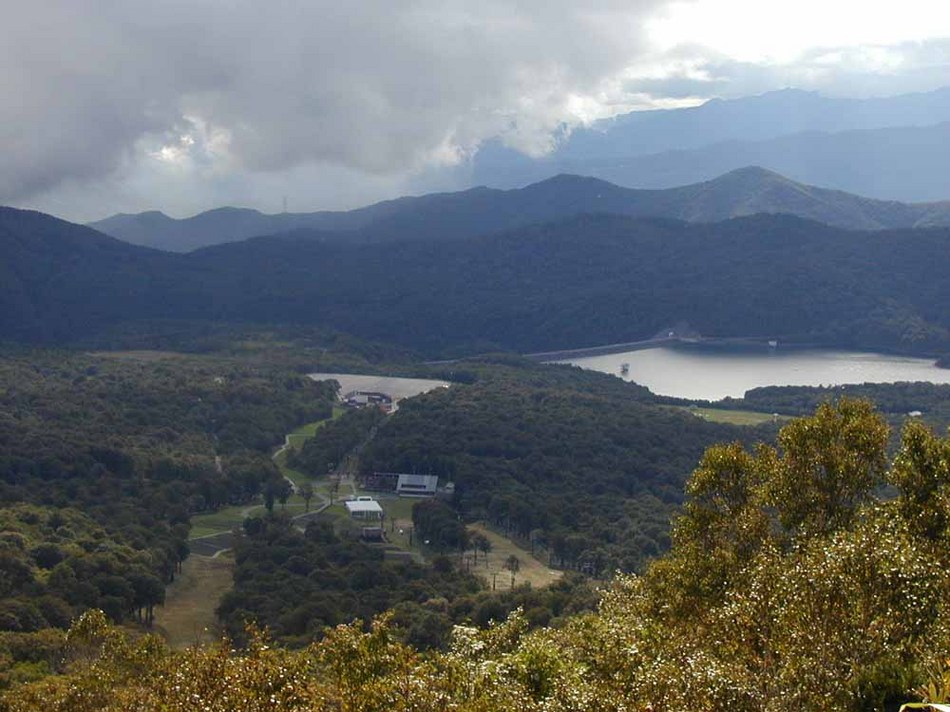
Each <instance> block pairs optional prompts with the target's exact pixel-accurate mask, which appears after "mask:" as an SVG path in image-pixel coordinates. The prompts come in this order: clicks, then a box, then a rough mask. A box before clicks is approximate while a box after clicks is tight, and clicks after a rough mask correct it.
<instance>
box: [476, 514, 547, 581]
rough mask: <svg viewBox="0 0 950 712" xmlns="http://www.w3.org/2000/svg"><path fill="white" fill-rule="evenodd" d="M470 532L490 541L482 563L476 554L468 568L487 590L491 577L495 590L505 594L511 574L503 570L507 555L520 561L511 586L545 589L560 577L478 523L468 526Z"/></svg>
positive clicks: (528, 553)
mask: <svg viewBox="0 0 950 712" xmlns="http://www.w3.org/2000/svg"><path fill="white" fill-rule="evenodd" d="M468 528H469V529H470V530H472V531H473V532H478V533H479V534H483V535H485V537H487V538H488V541H490V542H491V545H492V549H491V551H489V552H488V560H487V562H486V560H485V555H484V554H482V553H481V552H479V554H478V564H477V565H472V566H471V572H472V573H473V574H475V575H476V576H478V577H479V578H481V579H482V580H484V581H485V583H487V584H488V586H489V588H490V587H491V585H492V578H493V574H497V575H495V576H494V579H495V590H497V591H507V590H508V589H509V588H511V573H510V572H509V571H508V569H506V568H505V560H506V559H507V558H508V557H509V556H512V555H514V556H517V557H518V559H519V561H520V562H521V565H520V566H521V567H520V569H519V571H518V573H516V574H515V586H516V587H517V586H520V585H521V584H523V583H530V584H531V586H532V588H541V587H543V586H549V585H550V584H552V583H554V582H555V581H557V580H558V579H560V578H561V576H562V573H561V572H560V571H555V570H554V569H551V568H549V567H548V566H547V565H545V564H543V563H542V562H540V561H538V560H537V559H535V558H534V557H533V556H531V552H529V551H527V550H525V549H522V548H521V547H520V546H518V545H517V544H515V543H514V542H513V541H511V539H506V538H505V537H503V536H501V535H500V534H496V533H495V532H493V531H492V530H490V529H488V528H487V527H485V526H484V525H482V524H470V525H469V527H468ZM471 558H472V553H471V552H469V553H468V554H467V555H466V560H470V559H471Z"/></svg>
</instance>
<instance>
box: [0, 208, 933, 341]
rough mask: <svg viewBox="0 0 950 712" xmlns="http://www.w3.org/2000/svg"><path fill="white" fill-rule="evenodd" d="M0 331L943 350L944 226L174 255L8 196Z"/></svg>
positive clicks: (546, 231) (522, 230)
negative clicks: (694, 338)
mask: <svg viewBox="0 0 950 712" xmlns="http://www.w3.org/2000/svg"><path fill="white" fill-rule="evenodd" d="M0 264H3V265H4V269H5V270H6V274H5V275H4V276H5V277H7V276H8V275H12V276H14V277H18V279H14V280H8V279H4V280H3V284H2V288H0V314H2V315H3V317H2V321H0V340H11V339H15V340H22V341H42V342H58V341H64V340H70V339H76V338H82V337H87V336H89V335H91V334H96V333H98V332H101V331H102V330H104V329H108V328H111V327H113V326H115V325H116V324H119V323H121V322H125V321H136V322H141V321H143V320H150V319H180V320H207V321H219V322H253V323H260V324H269V323H270V324H273V323H281V324H308V325H317V326H321V327H326V328H331V329H334V330H337V331H341V332H344V333H348V334H353V335H355V336H359V337H364V338H369V339H374V340H379V341H385V342H389V343H393V344H401V345H406V346H408V347H410V348H412V349H415V350H417V351H420V352H424V353H426V354H429V355H432V356H448V355H455V354H462V353H472V352H483V351H487V350H497V349H510V350H518V351H541V350H548V349H554V348H564V347H578V346H585V345H595V344H603V343H610V342H617V341H629V340H634V339H637V338H643V337H648V336H651V335H653V334H655V333H656V332H657V331H658V330H660V329H662V328H664V327H666V326H668V325H670V324H675V323H678V322H683V321H685V322H688V323H689V324H691V325H692V326H693V327H694V328H695V329H696V330H698V331H699V332H700V333H702V334H705V335H720V336H725V335H729V336H732V335H744V336H745V335H750V336H762V337H768V338H774V337H780V338H782V339H799V340H806V341H809V342H818V343H823V344H827V345H834V346H846V347H858V348H867V349H891V350H895V351H901V352H905V353H917V354H925V353H930V354H939V353H948V352H950V311H948V310H947V308H946V305H947V304H948V303H950V280H947V279H946V274H947V273H948V270H950V229H947V228H926V229H902V230H877V231H856V230H842V229H839V228H833V227H829V226H827V225H823V224H820V223H816V222H811V221H806V220H803V219H800V218H796V217H792V216H787V215H755V216H751V217H745V218H733V219H731V220H726V221H723V222H718V223H699V224H690V223H685V222H681V221H675V220H669V219H660V218H651V219H642V218H632V217H626V216H617V215H580V216H572V217H567V218H563V219H560V220H557V221H553V222H546V223H542V224H537V225H530V226H526V227H519V228H514V229H511V230H508V231H502V232H499V233H495V234H491V235H484V236H479V237H472V238H468V239H456V240H447V241H443V242H440V243H438V248H437V249H433V242H432V241H431V240H409V241H402V242H377V243H367V242H351V241H349V240H347V239H345V238H344V237H341V236H340V235H339V234H332V233H326V232H319V233H311V232H308V231H297V232H294V233H290V234H287V235H283V236H271V237H260V238H254V239H251V240H247V241H244V242H237V243H228V244H223V245H217V246H214V247H208V248H204V249H201V250H198V251H195V252H192V253H189V254H185V255H177V254H171V253H163V252H158V251H155V250H152V249H148V248H144V247H137V246H133V245H127V244H124V243H121V242H118V241H116V240H112V239H109V238H106V237H104V236H102V235H99V234H97V233H95V232H93V231H92V230H90V229H89V228H85V227H81V226H77V225H72V224H70V223H67V222H64V221H61V220H57V219H55V218H52V217H50V216H46V215H42V214H39V213H30V212H25V211H18V210H12V209H4V210H3V211H0Z"/></svg>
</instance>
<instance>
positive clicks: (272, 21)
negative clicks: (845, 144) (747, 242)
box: [0, 0, 950, 221]
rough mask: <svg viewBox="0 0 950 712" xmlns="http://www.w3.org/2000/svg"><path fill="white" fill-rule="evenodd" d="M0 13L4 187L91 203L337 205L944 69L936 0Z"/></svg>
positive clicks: (949, 57)
mask: <svg viewBox="0 0 950 712" xmlns="http://www.w3.org/2000/svg"><path fill="white" fill-rule="evenodd" d="M5 4H6V5H7V7H5V8H4V12H3V15H4V22H3V24H2V25H0V67H2V69H0V95H2V97H3V99H2V101H0V149H2V158H3V160H2V161H0V204H9V205H16V206H20V207H32V208H36V209H39V210H43V211H45V212H50V213H53V214H55V215H59V216H61V217H65V218H67V219H72V220H77V221H85V220H93V219H97V218H101V217H105V216H106V215H109V214H111V213H114V212H119V211H124V212H138V211H141V210H148V209H160V210H162V211H164V212H166V213H168V214H170V215H174V216H176V217H181V216H185V215H190V214H194V213H196V212H200V211H201V210H205V209H208V208H212V207H216V206H220V205H242V206H248V207H255V208H258V209H261V210H263V211H265V212H279V211H280V210H281V209H282V205H283V200H284V199H285V198H286V200H287V203H288V208H289V209H290V210H294V211H309V210H318V209H338V208H349V207H355V206H357V205H362V204H365V203H368V202H372V201H375V200H380V199H383V198H389V197H395V196H397V195H400V194H403V193H405V192H408V191H414V192H419V191H420V190H425V189H429V188H433V189H434V188H438V187H439V180H440V175H442V174H441V173H440V169H445V168H446V167H451V166H452V165H455V164H457V163H459V162H463V161H465V160H467V159H468V158H470V157H471V155H472V154H473V152H475V151H476V150H477V148H478V146H479V144H480V143H481V142H482V141H484V140H486V139H488V138H492V137H500V138H501V139H502V140H503V141H505V142H506V143H507V144H508V145H510V146H513V147H516V148H518V149H519V150H522V151H524V152H526V153H529V154H532V155H540V154H543V153H544V152H546V151H548V150H550V149H551V147H552V136H553V134H554V131H555V130H556V129H557V128H558V127H559V126H561V125H563V124H565V123H566V124H568V125H578V124H582V123H585V122H589V121H591V120H594V119H596V118H602V117H606V116H610V115H613V114H616V113H620V112H625V111H630V110H633V109H642V108H650V107H674V106H682V105H691V104H696V103H700V102H702V101H704V100H706V99H709V98H711V97H714V96H719V97H726V98H730V97H738V96H745V95H750V94H756V93H761V92H764V91H768V90H772V89H781V88H784V87H787V86H793V87H799V88H804V89H817V90H820V91H822V92H823V93H825V94H828V95H835V96H870V95H890V94H898V93H902V92H907V91H922V90H929V89H934V88H937V87H939V86H944V85H947V84H950V3H947V2H945V0H926V1H925V0H903V2H900V3H894V2H868V1H867V0H861V1H860V2H858V1H854V2H852V1H850V0H844V1H841V0H837V1H836V0H795V1H794V2H790V1H788V0H774V1H773V0H693V1H683V2H679V1H676V2H671V1H669V0H585V1H584V2H572V1H569V0H537V1H532V0H468V1H462V0H457V1H453V0H415V1H414V2H400V1H399V0H379V1H377V0H349V1H346V2H339V1H338V2H335V3H329V2H323V1H322V0H313V1H311V2H304V1H303V0H299V1H291V0H267V1H264V0H259V1H251V0H148V1H144V0H143V1H139V0H31V2H28V3H27V2H14V1H11V2H9V3H5Z"/></svg>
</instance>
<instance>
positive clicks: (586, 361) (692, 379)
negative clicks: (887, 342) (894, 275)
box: [560, 347, 950, 401]
mask: <svg viewBox="0 0 950 712" xmlns="http://www.w3.org/2000/svg"><path fill="white" fill-rule="evenodd" d="M560 363H571V364H574V365H576V366H581V367H582V368H589V369H592V370H594V371H602V372H604V373H612V374H614V375H616V376H617V377H619V378H623V379H624V380H626V381H634V382H636V383H639V384H640V385H643V386H646V387H647V388H649V389H650V390H651V391H653V392H654V393H657V394H659V395H664V396H675V397H678V398H690V399H697V400H700V399H702V400H711V401H714V400H720V399H721V398H725V397H726V396H732V397H733V398H741V397H742V396H743V395H744V394H745V392H746V391H747V390H749V389H750V388H757V387H759V386H830V385H836V386H837V385H842V384H846V383H897V382H899V381H929V382H931V383H950V369H944V368H937V366H935V365H934V362H933V361H932V360H929V359H921V358H909V357H903V356H888V355H885V354H875V353H860V352H854V351H826V350H807V351H806V350H794V349H792V350H782V349H781V348H779V349H776V350H774V351H768V350H765V349H764V348H763V349H762V350H761V351H760V350H755V351H727V350H721V349H702V348H671V347H660V348H650V349H641V350H639V351H628V352H626V353H615V354H606V355H600V356H586V357H580V358H572V359H570V360H569V361H561V362H560ZM624 364H627V365H628V368H627V369H624V368H623V366H624ZM622 371H624V372H623V373H622Z"/></svg>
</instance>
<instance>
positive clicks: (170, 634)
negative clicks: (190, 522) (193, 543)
mask: <svg viewBox="0 0 950 712" xmlns="http://www.w3.org/2000/svg"><path fill="white" fill-rule="evenodd" d="M233 568H234V559H233V558H232V557H231V555H230V554H228V553H225V554H221V555H220V556H217V557H216V558H213V559H212V558H209V557H207V556H198V555H197V554H192V555H191V556H189V557H188V558H187V559H186V560H185V563H184V564H183V565H182V572H181V573H180V574H179V575H178V577H177V578H176V579H175V581H174V582H173V583H172V584H171V585H170V586H169V587H168V588H167V589H166V590H165V605H164V606H158V607H157V608H156V609H155V628H156V631H157V632H158V633H160V634H161V635H162V636H164V638H165V639H166V640H167V641H168V644H169V645H170V646H171V647H173V648H186V647H188V646H189V645H194V644H195V643H210V642H214V641H216V640H219V639H220V638H221V630H220V628H219V626H218V623H217V618H216V617H215V615H214V609H215V608H217V607H218V601H220V600H221V596H223V595H224V594H225V593H226V592H227V591H229V590H230V589H231V571H232V569H233Z"/></svg>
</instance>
